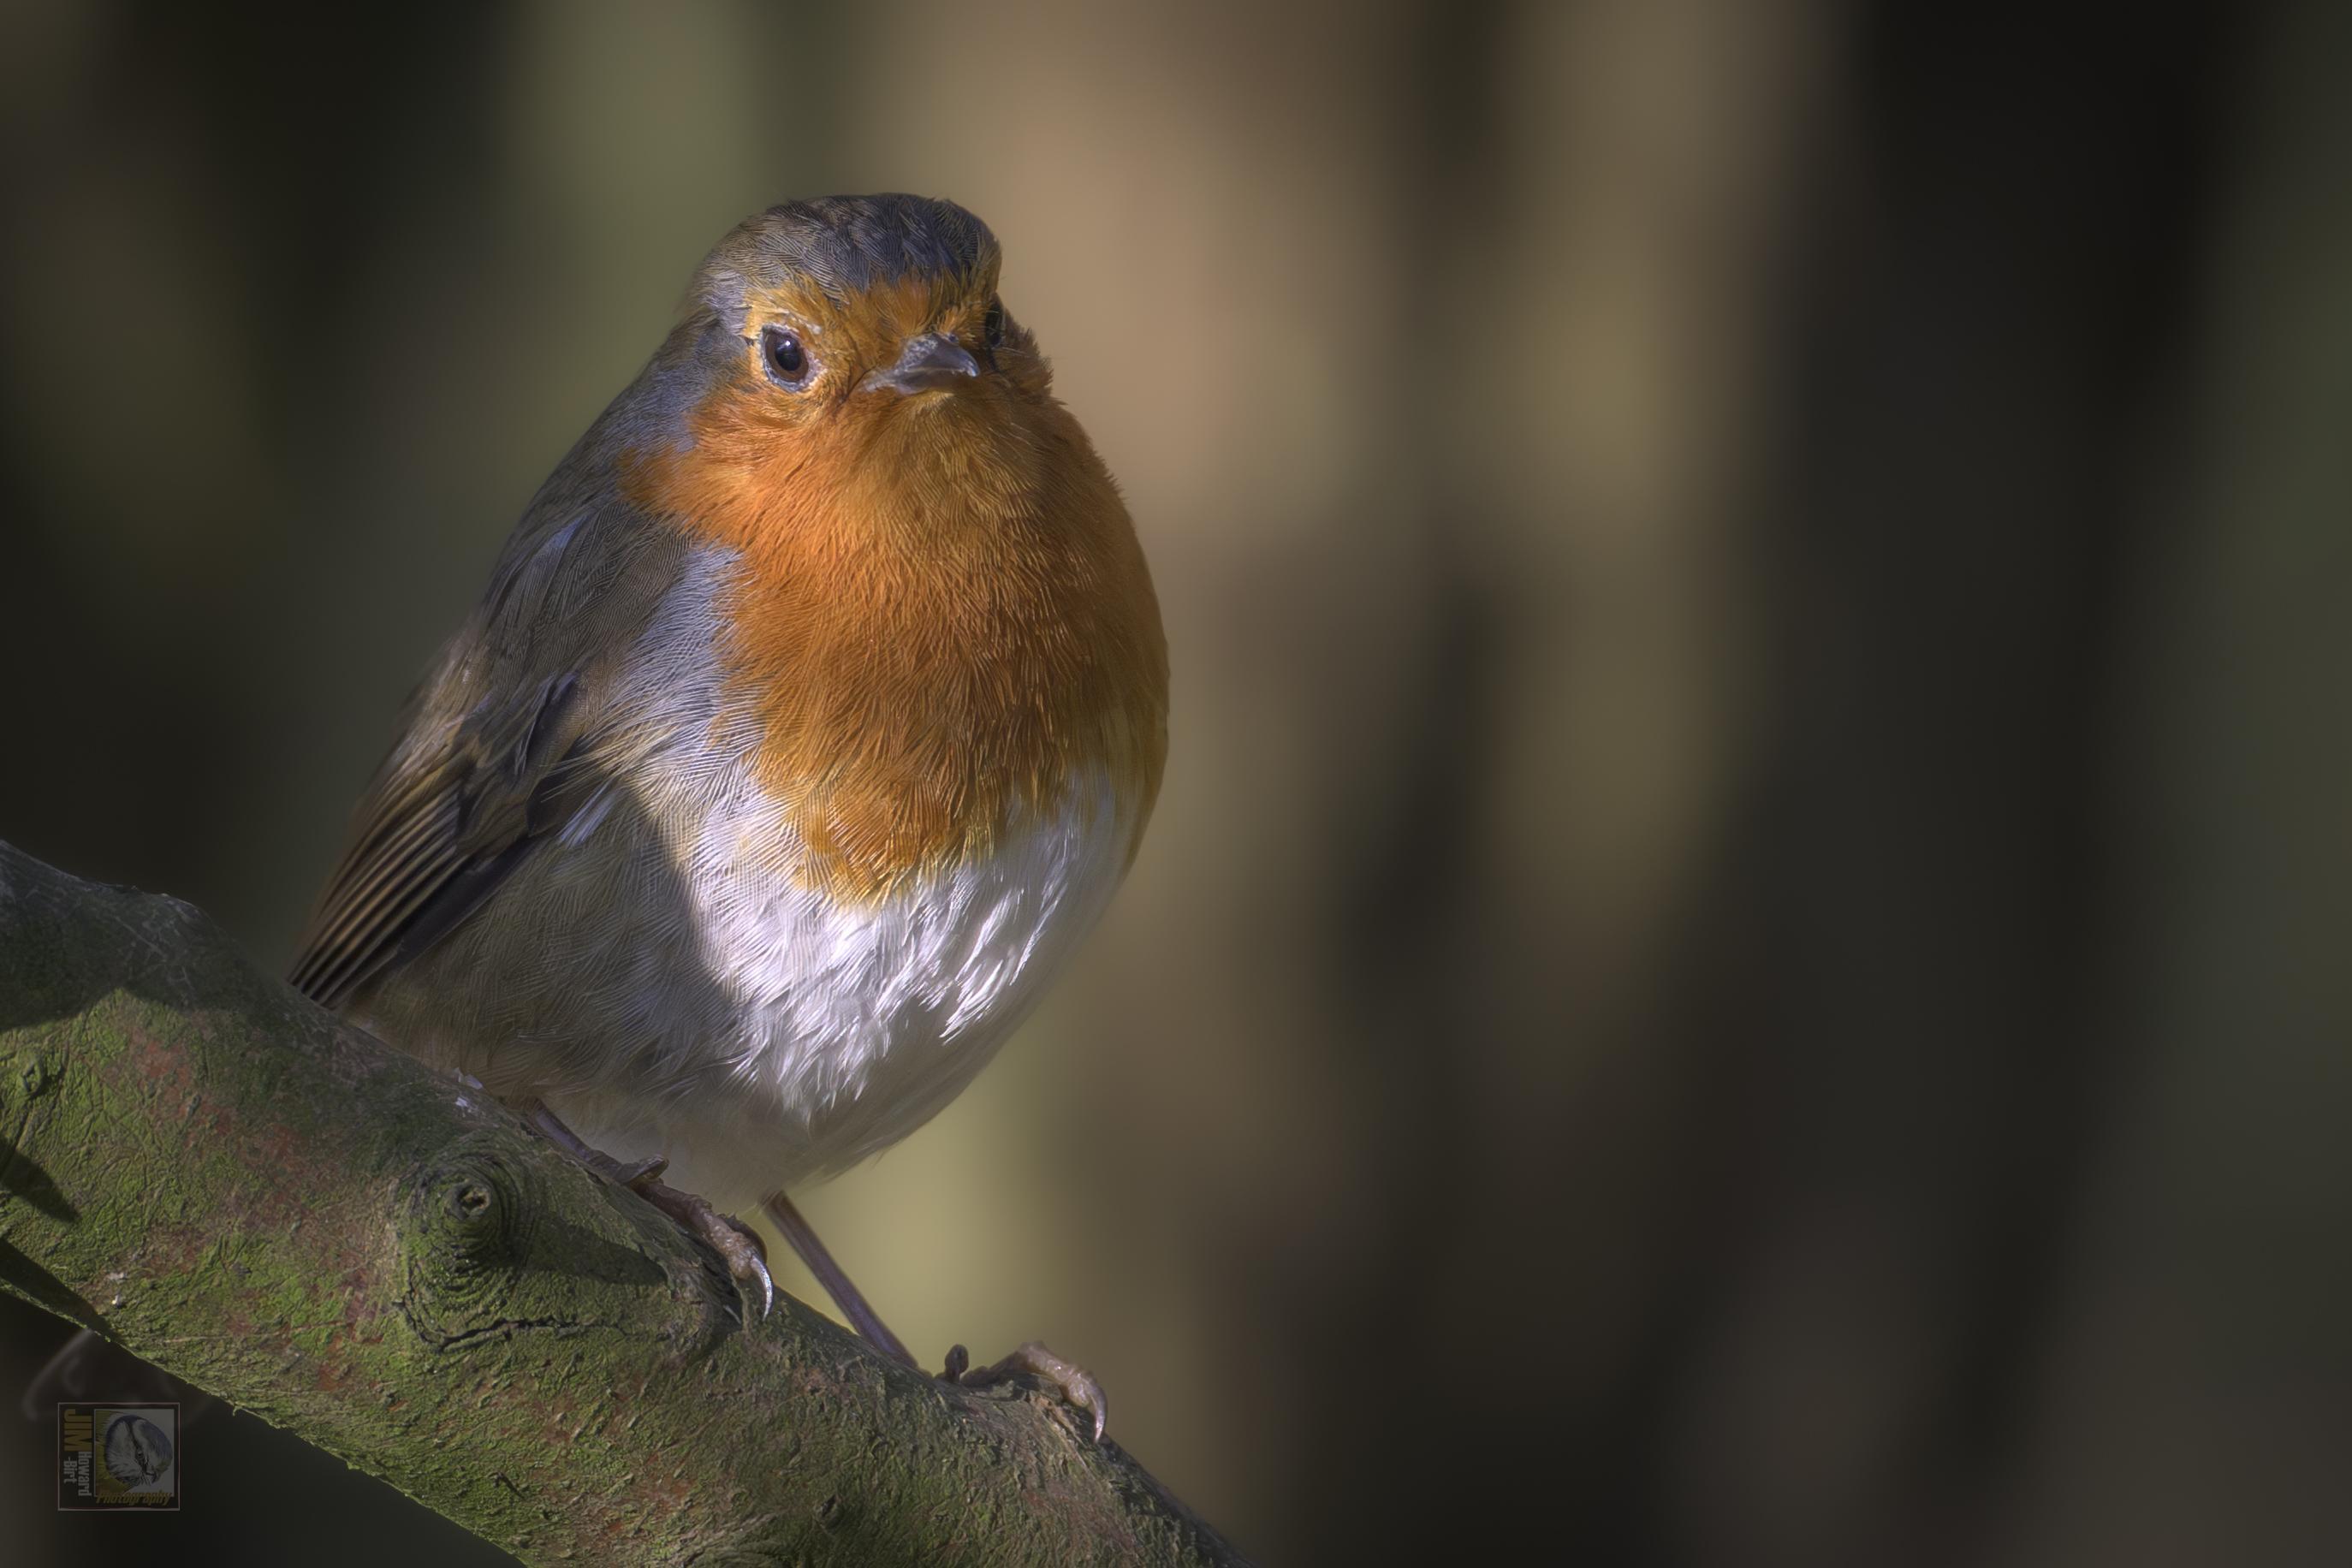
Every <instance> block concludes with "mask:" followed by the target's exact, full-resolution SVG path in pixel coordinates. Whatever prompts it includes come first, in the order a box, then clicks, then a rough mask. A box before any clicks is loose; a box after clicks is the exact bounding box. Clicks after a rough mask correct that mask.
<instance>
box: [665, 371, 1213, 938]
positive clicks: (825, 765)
mask: <svg viewBox="0 0 2352 1568" xmlns="http://www.w3.org/2000/svg"><path fill="white" fill-rule="evenodd" d="M774 408H775V399H774V396H773V394H772V392H771V391H770V390H769V389H767V388H765V387H761V386H759V385H757V384H754V383H752V382H751V381H750V379H749V378H748V377H738V378H736V379H735V380H734V381H732V382H731V383H730V384H727V385H724V386H721V387H720V388H719V389H718V390H717V391H715V392H714V393H712V394H711V395H709V397H708V398H707V399H706V400H705V401H704V402H703V404H702V405H700V407H699V408H698V409H697V410H696V412H695V414H694V415H693V416H692V428H693V434H694V443H693V445H692V446H691V447H688V448H687V449H684V450H676V451H660V452H656V453H639V454H637V455H635V458H633V459H632V460H631V461H630V463H629V465H628V468H627V477H626V488H627V489H628V492H629V493H630V495H631V498H632V499H633V500H636V501H637V503H638V504H639V505H641V506H642V507H644V508H645V509H646V510H647V511H648V512H650V513H652V514H654V515H656V516H659V517H664V518H667V519H668V520H670V521H673V522H674V523H675V524H676V525H677V526H678V527H680V528H683V529H685V530H688V531H691V532H693V533H695V534H697V535H698V536H701V537H704V538H707V539H709V540H711V541H712V542H719V543H723V544H725V545H727V546H729V547H730V548H732V549H734V550H736V551H738V552H740V555H741V557H742V563H743V569H742V574H741V576H740V579H739V580H738V582H737V584H735V586H734V587H733V588H732V589H731V590H730V594H729V595H728V597H727V599H726V601H725V603H724V606H723V608H724V613H725V614H726V616H727V617H728V621H729V630H728V633H727V636H726V639H725V646H724V648H723V650H722V651H723V656H724V657H725V658H726V659H727V660H728V661H729V665H730V672H731V676H732V679H735V680H739V681H740V682H741V683H743V684H742V689H744V690H746V691H747V692H748V693H749V694H750V696H751V700H753V701H755V702H756V704H757V706H758V710H759V712H760V713H761V717H762V739H761V744H760V748H759V752H758V763H757V765H758V767H759V770H760V773H761V781H762V783H763V784H765V785H766V786H767V787H768V788H769V789H770V790H772V792H773V793H774V794H776V795H778V797H779V798H781V799H782V800H784V801H786V802H787V803H788V805H789V810H790V814H791V816H792V819H793V824H794V826H795V827H796V828H797V829H798V831H799V833H800V835H801V837H802V838H803V842H804V844H805V846H806V847H807V850H808V858H807V860H806V863H805V865H804V867H803V871H802V873H801V874H802V876H803V879H804V880H805V881H806V882H807V883H808V884H809V885H811V886H813V887H816V888H820V889H824V890H825V891H826V892H828V893H830V894H832V895H834V896H836V897H840V898H844V899H848V900H859V901H871V900H879V899H882V898H885V897H887V896H888V895H889V894H890V893H891V892H892V891H894V890H895V889H898V888H900V887H902V886H904V885H905V884H906V883H907V881H908V879H910V878H913V877H917V876H920V875H924V874H928V873H930V872H934V871H937V870H939V869H940V868H945V867H947V866H950V865H952V864H955V863H957V862H959V861H961V860H965V859H969V858H978V857H983V856H985V855H987V854H989V853H990V852H991V850H992V848H993V847H994V846H995V845H996V843H997V842H998V840H999V838H1000V837H1001V836H1002V835H1003V832H1004V831H1005V829H1006V827H1007V826H1009V825H1011V824H1013V823H1014V822H1016V821H1019V820H1021V819H1022V818H1023V817H1024V816H1026V815H1028V814H1033V813H1036V812H1040V811H1045V810H1051V809H1057V808H1059V807H1060V806H1061V805H1062V804H1063V803H1064V802H1065V800H1066V797H1067V795H1068V792H1069V790H1070V786H1071V785H1072V784H1073V783H1074V782H1075V781H1077V780H1080V779H1084V778H1087V777H1088V776H1092V775H1100V776H1107V777H1108V780H1109V782H1110V784H1111V786H1112V791H1113V795H1114V797H1115V798H1116V800H1117V801H1118V805H1119V808H1120V810H1121V811H1122V814H1125V813H1127V812H1132V813H1133V821H1134V827H1133V831H1134V833H1135V834H1136V835H1137V837H1138V838H1139V837H1140V834H1141V831H1142V826H1143V822H1144V820H1145V818H1146V817H1148V816H1149V815H1150V807H1151V804H1152V801H1153V799H1154V797H1155V796H1156V795H1157V794H1158V791H1159V786H1160V769H1161V764H1162V763H1163V761H1164V760H1165V756H1166V751H1167V690H1168V661H1167V648H1166V643H1165V641H1164V639H1163V637H1162V634H1161V631H1160V609H1159V604H1158V601H1157V599H1156V598H1155V597H1154V595H1153V594H1152V591H1151V581H1150V574H1149V573H1148V572H1147V570H1146V568H1145V565H1144V561H1143V553H1142V550H1141V548H1140V546H1139V544H1138V542H1137V541H1136V538H1135V531H1134V529H1133V526H1132V525H1131V523H1130V522H1129V519H1128V515H1127V510H1126V508H1125V506H1124V505H1123V504H1122V503H1121V502H1120V500H1119V498H1118V490H1117V489H1116V488H1115V487H1114V486H1113V484H1112V483H1111V480H1110V477H1109V475H1108V472H1107V471H1106V470H1105V469H1104V468H1103V465H1102V462H1101V460H1100V459H1099V458H1097V456H1096V455H1095V452H1094V449H1093V447H1092V446H1091V445H1090V444H1089V443H1088V442H1087V438H1086V436H1085V433H1084V432H1083V431H1082V430H1080V429H1079V427H1078V426H1077V423H1076V420H1074V419H1072V418H1071V417H1070V416H1069V415H1068V413H1067V412H1066V411H1065V410H1064V409H1063V408H1062V407H1061V406H1060V405H1058V404H1056V403H1054V402H1053V401H1052V400H1050V399H1034V400H1032V399H1028V398H1024V397H1021V396H1018V395H1014V394H1013V393H1011V392H1010V391H1009V390H1007V389H1005V388H1003V387H1001V386H987V385H984V386H983V387H982V388H979V389H975V390H974V391H973V392H970V393H965V392H958V393H956V394H954V395H941V396H936V397H934V398H932V399H931V401H930V405H929V406H923V407H915V406H898V405H896V400H875V401H874V402H873V404H872V406H871V408H870V411H868V412H866V413H863V414H861V413H860V411H859V407H858V405H856V403H852V404H850V405H845V406H844V407H842V408H841V409H839V410H837V411H835V414H834V415H833V416H830V417H829V418H828V419H827V420H826V421H825V422H824V423H823V424H822V425H813V424H812V422H808V421H805V420H803V421H802V422H800V423H797V424H793V423H788V422H786V421H784V420H782V419H781V418H780V417H779V416H777V415H776V414H775V412H774ZM1134 843H1135V840H1130V842H1129V855H1130V856H1131V855H1132V854H1133V852H1134Z"/></svg>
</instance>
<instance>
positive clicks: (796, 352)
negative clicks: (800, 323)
mask: <svg viewBox="0 0 2352 1568" xmlns="http://www.w3.org/2000/svg"><path fill="white" fill-rule="evenodd" d="M765 335H766V338H767V343H768V368H769V369H771V370H772V371H774V372H775V373H776V376H777V379H779V380H782V381H798V380H799V379H800V378H801V373H802V372H803V371H805V370H807V369H808V355H806V354H804V353H802V352H801V341H800V339H799V338H797V337H794V336H793V334H792V333H790V332H788V331H783V330H782V328H779V327H770V328H769V329H768V331H767V333H766V334H765Z"/></svg>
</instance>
